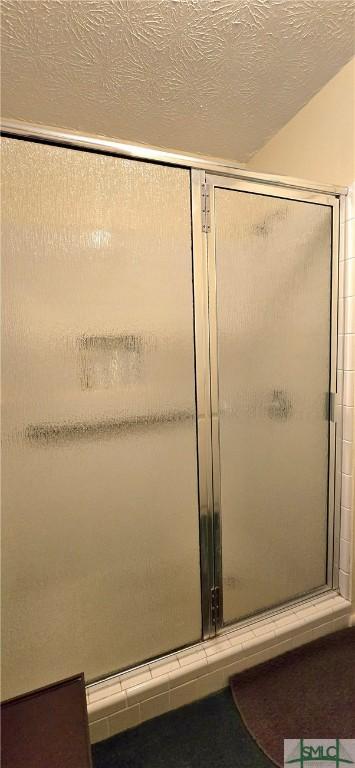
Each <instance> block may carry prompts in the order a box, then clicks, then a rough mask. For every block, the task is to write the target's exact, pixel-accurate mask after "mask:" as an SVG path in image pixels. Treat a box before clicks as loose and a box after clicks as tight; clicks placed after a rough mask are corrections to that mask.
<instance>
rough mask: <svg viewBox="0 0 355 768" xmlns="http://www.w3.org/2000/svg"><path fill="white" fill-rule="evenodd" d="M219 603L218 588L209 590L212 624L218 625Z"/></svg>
mask: <svg viewBox="0 0 355 768" xmlns="http://www.w3.org/2000/svg"><path fill="white" fill-rule="evenodd" d="M219 612H220V601H219V587H212V589H211V619H212V623H213V624H215V625H216V624H219V618H220V615H219Z"/></svg>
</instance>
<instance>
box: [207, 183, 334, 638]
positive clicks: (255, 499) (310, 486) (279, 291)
mask: <svg viewBox="0 0 355 768" xmlns="http://www.w3.org/2000/svg"><path fill="white" fill-rule="evenodd" d="M215 216H216V225H215V231H216V235H215V238H216V240H215V248H216V275H217V327H218V371H219V374H218V375H219V416H220V432H219V439H220V494H221V524H222V573H223V595H224V597H223V600H224V622H226V623H228V622H231V621H233V620H235V619H238V618H241V617H243V616H246V615H250V614H252V613H254V612H256V611H258V610H261V609H266V608H267V607H269V606H272V605H276V604H279V603H282V602H284V601H287V600H288V599H291V598H292V597H295V596H296V595H299V594H302V593H306V592H308V591H310V590H313V589H315V588H317V587H319V586H321V585H324V584H325V582H326V550H327V498H328V437H329V422H328V409H327V403H328V395H329V367H330V359H329V354H330V353H329V350H330V286H331V216H332V214H331V208H330V207H328V206H325V205H317V204H311V203H306V202H299V201H295V200H287V199H279V198H275V197H271V196H266V195H261V194H252V193H246V192H238V191H235V190H228V189H218V188H217V189H216V190H215Z"/></svg>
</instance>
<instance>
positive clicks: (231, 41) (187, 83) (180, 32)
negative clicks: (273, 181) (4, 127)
mask: <svg viewBox="0 0 355 768" xmlns="http://www.w3.org/2000/svg"><path fill="white" fill-rule="evenodd" d="M353 14H354V4H353V1H352V0H3V1H2V16H3V20H2V36H3V43H2V56H3V74H2V114H3V116H4V117H7V118H17V119H20V120H26V121H31V122H39V123H45V124H51V125H58V126H63V127H66V128H73V129H76V130H81V131H84V132H87V133H101V134H104V135H107V136H112V137H118V138H121V139H126V140H129V141H132V142H135V141H139V142H146V143H149V144H153V145H158V146H163V147H171V148H176V149H181V150H184V151H187V152H202V153H204V154H210V155H216V156H220V157H225V158H233V159H239V160H241V161H246V160H247V159H248V158H249V157H250V156H251V155H252V154H253V153H254V152H255V151H256V150H257V149H259V148H260V147H261V146H262V145H263V144H264V143H265V142H266V141H267V140H268V139H269V138H270V137H271V136H272V135H273V134H274V133H275V132H276V131H277V130H279V128H280V127H281V126H282V125H284V124H285V123H286V122H287V121H288V120H289V119H290V118H291V117H292V116H293V115H294V114H295V113H296V112H297V111H298V110H299V109H300V108H301V107H302V106H303V105H304V104H305V103H306V102H307V101H308V100H309V99H310V98H311V97H312V96H313V95H314V94H315V93H316V92H317V91H318V90H319V89H320V88H321V87H322V86H323V85H324V84H325V83H326V82H327V81H328V80H329V79H330V78H331V77H333V75H334V74H336V72H337V71H338V70H339V69H340V68H341V67H342V66H343V65H344V64H345V63H346V62H347V61H348V60H349V58H350V57H351V56H352V55H353V39H354V34H353V31H354V27H353V24H354V19H353Z"/></svg>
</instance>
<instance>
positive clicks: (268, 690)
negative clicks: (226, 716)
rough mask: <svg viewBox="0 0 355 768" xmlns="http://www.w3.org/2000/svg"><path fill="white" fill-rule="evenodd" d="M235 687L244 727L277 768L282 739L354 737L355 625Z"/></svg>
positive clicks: (252, 672)
mask: <svg viewBox="0 0 355 768" xmlns="http://www.w3.org/2000/svg"><path fill="white" fill-rule="evenodd" d="M231 685H232V690H233V695H234V699H235V702H236V704H237V707H238V710H239V713H240V715H241V717H242V718H243V721H244V723H245V725H246V727H247V728H248V730H249V731H250V733H251V734H252V735H253V737H254V739H255V741H256V742H257V743H258V744H259V745H260V746H261V748H262V749H263V751H264V752H265V753H266V754H267V755H270V757H271V758H272V759H273V760H274V762H275V763H276V765H279V766H282V765H283V740H284V738H288V739H299V738H300V737H302V738H306V739H317V738H321V737H322V738H328V739H335V738H339V739H354V738H355V627H351V628H348V629H343V630H341V631H340V632H335V633H334V634H332V635H327V636H326V637H322V638H321V639H319V640H315V641H314V642H312V643H308V644H307V645H303V646H302V647H301V648H297V649H296V650H293V651H289V652H288V653H285V654H283V655H282V656H278V657H277V658H275V659H272V660H271V661H267V662H265V663H264V664H260V665H259V666H257V667H254V668H253V669H249V670H247V671H245V672H242V673H241V674H239V675H236V676H235V678H234V679H233V680H232V682H231ZM238 710H237V711H238Z"/></svg>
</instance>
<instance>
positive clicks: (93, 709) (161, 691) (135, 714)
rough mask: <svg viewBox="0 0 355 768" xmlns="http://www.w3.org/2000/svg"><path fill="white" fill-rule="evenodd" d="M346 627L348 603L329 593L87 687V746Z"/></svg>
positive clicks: (348, 613) (250, 620)
mask: <svg viewBox="0 0 355 768" xmlns="http://www.w3.org/2000/svg"><path fill="white" fill-rule="evenodd" d="M350 623H351V603H350V601H349V600H345V599H344V598H343V597H341V595H339V593H338V592H336V591H333V590H328V591H326V592H322V593H321V594H318V595H317V596H313V597H307V598H305V599H304V600H300V601H298V602H296V603H294V604H292V605H291V606H290V605H288V606H286V607H283V608H279V609H277V610H275V609H273V610H271V611H269V612H267V613H263V614H262V615H259V616H257V617H254V619H250V618H249V619H247V620H244V621H243V622H238V624H235V625H230V626H228V627H225V628H224V629H223V630H222V632H221V633H220V634H218V635H217V636H216V637H214V638H212V639H209V640H205V641H202V642H199V643H196V644H194V645H191V646H189V647H188V648H184V649H183V650H180V651H177V652H175V653H170V654H168V655H165V656H162V657H160V658H157V659H155V660H153V661H151V662H149V663H144V664H141V665H139V666H137V667H134V668H132V669H129V670H126V671H124V672H121V673H120V674H117V675H114V676H111V677H109V678H107V679H106V680H104V681H100V682H97V683H91V684H89V685H87V687H86V695H87V704H88V714H89V725H90V738H91V742H92V743H95V742H98V741H102V740H103V739H106V738H109V737H110V736H113V735H114V734H116V733H119V732H121V731H124V730H126V729H128V728H132V727H134V726H136V725H139V723H141V722H144V721H145V720H149V719H150V718H152V717H156V716H158V715H161V714H163V713H165V712H168V711H170V710H172V709H176V708H178V707H181V706H184V705H185V704H189V703H190V702H192V701H195V700H197V699H200V698H203V697H204V696H207V695H209V694H210V693H214V692H216V691H219V690H222V689H223V688H225V687H227V686H228V683H229V679H230V678H231V677H232V675H234V674H236V673H238V672H242V671H243V670H244V669H248V668H249V667H252V666H255V665H257V664H261V663H262V662H264V661H267V660H269V659H271V658H273V657H274V656H278V655H280V654H282V653H285V651H288V650H291V649H293V648H296V647H297V646H300V645H303V644H305V643H307V642H310V641H312V640H315V639H316V638H318V637H321V636H322V635H326V634H329V633H331V632H336V631H337V630H339V629H343V628H344V627H347V626H349V625H350Z"/></svg>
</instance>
